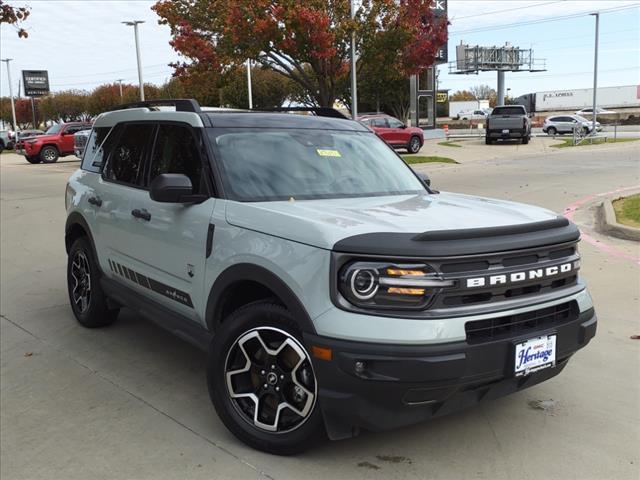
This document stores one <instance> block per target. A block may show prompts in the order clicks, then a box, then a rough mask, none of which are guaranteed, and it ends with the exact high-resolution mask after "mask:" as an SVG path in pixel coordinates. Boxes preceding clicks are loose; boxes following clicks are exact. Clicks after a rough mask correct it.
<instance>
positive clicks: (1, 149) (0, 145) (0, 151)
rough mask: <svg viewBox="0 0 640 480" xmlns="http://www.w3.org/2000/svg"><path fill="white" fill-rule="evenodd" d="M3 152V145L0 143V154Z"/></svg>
mask: <svg viewBox="0 0 640 480" xmlns="http://www.w3.org/2000/svg"><path fill="white" fill-rule="evenodd" d="M3 150H4V143H3V142H0V153H2V151H3Z"/></svg>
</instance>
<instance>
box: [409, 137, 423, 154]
mask: <svg viewBox="0 0 640 480" xmlns="http://www.w3.org/2000/svg"><path fill="white" fill-rule="evenodd" d="M420 148H422V145H421V144H420V138H419V137H415V136H414V137H411V139H410V140H409V144H408V145H407V152H409V153H418V152H419V151H420Z"/></svg>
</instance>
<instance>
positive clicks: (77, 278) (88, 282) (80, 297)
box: [67, 237, 118, 328]
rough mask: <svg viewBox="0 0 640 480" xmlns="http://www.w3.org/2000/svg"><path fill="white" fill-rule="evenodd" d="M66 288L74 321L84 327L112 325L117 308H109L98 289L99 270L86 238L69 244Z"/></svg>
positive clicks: (99, 287)
mask: <svg viewBox="0 0 640 480" xmlns="http://www.w3.org/2000/svg"><path fill="white" fill-rule="evenodd" d="M67 288H68V291H69V303H70V304H71V310H72V311H73V314H74V315H75V317H76V320H78V322H79V323H80V324H81V325H83V326H85V327H88V328H96V327H104V326H106V325H109V324H111V323H113V321H114V320H115V319H116V317H117V316H118V310H117V309H109V308H108V305H107V299H106V297H105V295H104V292H103V291H102V287H101V286H100V271H99V268H98V264H97V262H96V260H95V257H94V255H93V248H92V247H91V244H90V243H89V241H88V240H87V238H86V237H81V238H79V239H77V240H76V241H75V242H73V245H72V246H71V249H70V250H69V258H68V260H67Z"/></svg>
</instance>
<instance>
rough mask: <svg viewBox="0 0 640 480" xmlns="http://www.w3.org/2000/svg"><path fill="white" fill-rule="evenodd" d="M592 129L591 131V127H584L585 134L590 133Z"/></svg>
mask: <svg viewBox="0 0 640 480" xmlns="http://www.w3.org/2000/svg"><path fill="white" fill-rule="evenodd" d="M590 131H591V129H590V128H589V127H582V133H583V134H584V135H589V132H590Z"/></svg>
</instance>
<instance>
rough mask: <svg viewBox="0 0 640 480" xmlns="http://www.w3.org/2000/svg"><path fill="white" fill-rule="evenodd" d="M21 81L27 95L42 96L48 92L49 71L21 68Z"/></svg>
mask: <svg viewBox="0 0 640 480" xmlns="http://www.w3.org/2000/svg"><path fill="white" fill-rule="evenodd" d="M22 83H23V84H24V94H25V96H27V97H42V96H44V95H48V94H49V72H47V71H46V70H23V71H22Z"/></svg>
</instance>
